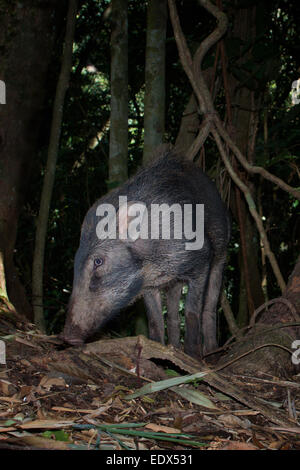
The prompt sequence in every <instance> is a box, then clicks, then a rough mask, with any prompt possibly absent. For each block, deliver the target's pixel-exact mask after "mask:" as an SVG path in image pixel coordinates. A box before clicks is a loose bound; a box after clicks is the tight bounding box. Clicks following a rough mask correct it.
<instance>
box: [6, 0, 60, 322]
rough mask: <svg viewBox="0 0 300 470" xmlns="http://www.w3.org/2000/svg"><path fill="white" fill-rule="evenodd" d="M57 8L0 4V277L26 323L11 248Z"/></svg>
mask: <svg viewBox="0 0 300 470" xmlns="http://www.w3.org/2000/svg"><path fill="white" fill-rule="evenodd" d="M59 4H60V2H59V1H58V0H48V1H47V0H46V1H45V2H43V4H42V3H41V2H37V1H35V0H30V1H28V2H26V3H25V2H22V3H20V2H18V1H11V0H9V1H8V0H3V1H1V4H0V23H1V25H0V26H1V27H0V47H1V61H0V79H1V80H3V81H4V82H5V84H6V104H3V105H1V107H0V253H2V255H1V256H2V259H3V263H2V268H1V267H0V269H2V272H1V274H0V277H1V278H2V279H5V283H6V288H7V294H8V297H9V299H10V301H11V302H12V303H13V304H14V306H15V307H16V309H17V310H18V311H20V312H21V313H23V314H25V315H26V316H27V317H29V318H32V309H31V306H30V304H29V302H28V300H27V297H26V293H25V289H24V287H23V286H22V284H21V283H20V280H19V276H18V273H17V271H16V268H15V265H14V260H13V257H14V246H15V241H16V234H17V224H18V217H19V213H20V210H21V208H22V205H23V201H24V196H25V192H26V189H27V186H28V183H29V177H30V173H31V168H32V163H33V158H34V155H35V154H36V150H37V137H38V132H39V126H40V122H41V119H40V117H41V111H42V107H43V104H44V98H45V83H46V79H47V72H48V67H49V63H50V59H51V54H52V50H53V41H54V37H55V33H56V30H55V27H54V22H53V18H54V15H53V12H54V11H55V9H56V8H57V7H58V6H59ZM16 256H17V254H16ZM3 267H4V268H3ZM3 271H4V272H3Z"/></svg>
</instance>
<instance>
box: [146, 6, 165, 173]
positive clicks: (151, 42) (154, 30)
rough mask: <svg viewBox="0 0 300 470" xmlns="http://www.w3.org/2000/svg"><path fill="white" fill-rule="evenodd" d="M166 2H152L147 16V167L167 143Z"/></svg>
mask: <svg viewBox="0 0 300 470" xmlns="http://www.w3.org/2000/svg"><path fill="white" fill-rule="evenodd" d="M166 28H167V2H166V0H151V1H150V2H149V5H148V12H147V44H146V65H145V67H146V77H145V110H144V133H145V134H144V153H143V163H144V164H146V163H148V162H149V161H150V160H151V156H152V154H153V150H154V149H155V147H157V146H159V145H161V144H162V142H163V138H164V130H165V44H166Z"/></svg>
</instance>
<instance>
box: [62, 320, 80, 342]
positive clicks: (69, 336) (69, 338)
mask: <svg viewBox="0 0 300 470" xmlns="http://www.w3.org/2000/svg"><path fill="white" fill-rule="evenodd" d="M60 337H61V339H62V340H63V341H64V342H65V343H68V344H71V345H72V346H82V345H83V343H84V340H85V335H84V334H83V333H82V331H81V330H80V328H78V327H76V326H74V325H72V324H70V323H68V322H67V323H66V325H65V328H64V330H63V332H62V333H61V336H60Z"/></svg>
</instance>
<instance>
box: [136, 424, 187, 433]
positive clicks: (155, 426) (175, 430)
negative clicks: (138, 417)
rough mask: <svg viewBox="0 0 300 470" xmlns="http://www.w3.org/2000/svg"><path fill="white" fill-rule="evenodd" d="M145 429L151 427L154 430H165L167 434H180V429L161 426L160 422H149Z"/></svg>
mask: <svg viewBox="0 0 300 470" xmlns="http://www.w3.org/2000/svg"><path fill="white" fill-rule="evenodd" d="M145 428H147V429H151V431H154V432H166V433H167V434H180V433H181V431H180V429H176V428H171V427H169V426H162V425H160V424H154V423H149V424H147V425H146V426H145Z"/></svg>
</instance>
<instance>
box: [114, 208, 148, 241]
mask: <svg viewBox="0 0 300 470" xmlns="http://www.w3.org/2000/svg"><path fill="white" fill-rule="evenodd" d="M117 224H118V229H119V238H120V239H121V240H127V241H131V242H134V241H136V240H137V239H140V238H148V211H147V207H146V205H145V204H143V203H141V202H138V201H130V202H128V203H127V202H125V203H123V204H122V205H121V206H120V207H119V210H118V212H117Z"/></svg>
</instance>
